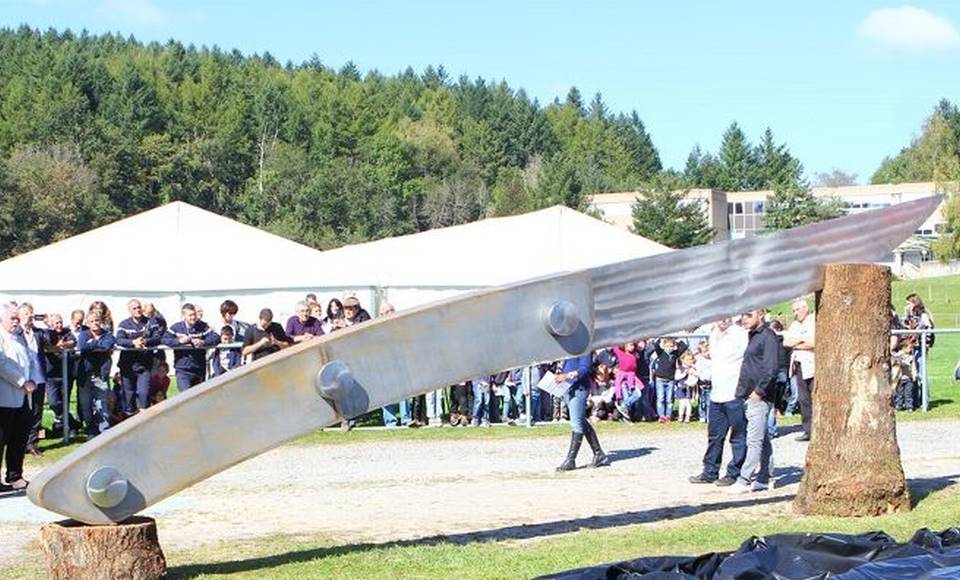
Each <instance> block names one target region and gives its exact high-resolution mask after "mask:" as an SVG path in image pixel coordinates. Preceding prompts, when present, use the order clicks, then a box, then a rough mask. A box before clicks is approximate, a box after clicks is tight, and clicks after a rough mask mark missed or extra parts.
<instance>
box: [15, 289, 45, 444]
mask: <svg viewBox="0 0 960 580" xmlns="http://www.w3.org/2000/svg"><path fill="white" fill-rule="evenodd" d="M17 312H18V314H19V315H20V329H21V334H22V335H23V340H24V342H25V343H26V345H27V352H28V354H29V355H30V376H29V379H30V380H31V381H32V382H33V384H34V385H36V388H35V389H34V390H33V393H31V394H30V432H29V433H28V434H27V444H26V452H27V453H29V454H30V455H33V456H34V457H42V456H43V453H42V452H41V451H40V448H39V447H38V445H39V444H40V429H41V427H43V404H44V402H45V398H44V395H45V394H46V385H47V375H46V373H45V372H44V371H45V370H46V364H45V363H46V361H45V360H44V358H45V357H44V356H43V352H44V350H45V348H46V346H45V344H44V340H43V339H44V335H43V333H42V332H40V331H38V330H36V329H35V328H34V327H33V306H31V305H30V304H28V303H26V302H25V303H23V304H21V305H20V307H19V308H18V309H17Z"/></svg>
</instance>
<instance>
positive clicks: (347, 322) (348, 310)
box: [343, 294, 370, 326]
mask: <svg viewBox="0 0 960 580" xmlns="http://www.w3.org/2000/svg"><path fill="white" fill-rule="evenodd" d="M368 320H370V313H369V312H367V311H366V310H364V308H363V307H362V306H360V301H359V300H357V297H356V296H354V295H353V294H349V295H347V297H346V298H344V299H343V321H344V326H353V325H354V324H360V323H361V322H366V321H368Z"/></svg>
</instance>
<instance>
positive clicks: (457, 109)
mask: <svg viewBox="0 0 960 580" xmlns="http://www.w3.org/2000/svg"><path fill="white" fill-rule="evenodd" d="M958 135H960V114H958V113H957V110H956V108H955V107H954V106H953V105H952V104H950V103H946V102H944V103H941V105H940V106H938V109H937V111H936V113H935V115H934V116H933V117H932V118H931V121H929V122H928V124H927V126H926V128H925V130H924V135H923V136H922V137H921V138H919V139H918V140H917V141H916V142H915V143H913V144H912V145H910V146H909V147H908V148H907V149H904V151H903V152H901V153H900V154H899V155H897V156H896V157H893V158H890V159H887V160H885V161H884V163H883V165H882V166H881V168H880V169H879V170H878V171H877V173H876V174H875V175H874V176H873V177H874V180H875V181H876V180H919V179H929V178H936V177H937V176H940V175H944V176H951V175H958V174H960V161H958V158H957V151H958V147H957V144H958ZM951 148H952V149H951ZM945 152H948V153H950V154H949V155H948V154H947V153H945ZM941 153H942V155H941ZM951 155H952V157H951ZM932 159H936V161H931V160H932ZM849 179H851V177H850V176H847V175H846V174H843V173H842V172H837V171H835V172H834V174H829V175H827V174H818V175H817V176H815V181H817V182H821V181H822V182H824V183H833V182H841V181H843V180H849ZM663 184H670V187H672V188H674V189H678V190H680V191H682V190H683V189H687V188H692V187H713V188H718V189H723V190H727V191H736V190H744V189H773V190H776V191H777V192H783V195H782V200H783V203H782V204H781V205H784V204H785V207H786V208H787V210H789V211H792V212H793V213H792V214H791V215H793V216H794V217H796V216H797V215H800V217H802V218H804V219H807V217H806V213H805V212H807V210H805V209H803V208H809V207H810V206H809V201H810V200H809V199H807V198H805V197H804V193H803V192H804V191H805V190H806V189H807V188H808V186H809V184H808V181H807V179H806V178H805V176H804V172H803V166H802V164H801V163H800V161H799V160H798V159H796V158H795V157H793V155H792V154H791V153H790V151H789V149H788V147H787V146H786V144H784V143H778V142H777V141H776V139H775V138H774V135H773V132H772V131H771V130H770V129H767V130H766V132H765V133H764V134H763V135H762V136H761V137H760V139H759V141H758V142H757V143H756V144H751V143H750V141H749V140H748V138H747V136H746V135H745V134H744V132H743V131H742V130H741V129H740V127H739V126H738V125H737V124H736V123H732V124H731V125H730V126H729V128H728V129H727V130H726V132H725V133H724V135H723V141H722V144H721V147H720V149H719V150H718V152H717V153H716V154H712V153H705V152H703V151H701V150H700V148H699V147H695V148H694V150H693V151H692V152H691V154H690V156H689V159H688V161H687V163H686V166H685V167H684V168H683V170H682V171H677V170H673V169H665V168H664V167H662V164H661V161H660V157H659V154H658V151H657V149H656V147H655V146H654V143H653V141H652V139H651V137H650V135H649V134H648V132H647V130H646V128H645V127H644V124H643V121H642V120H641V118H640V117H639V115H638V114H637V113H636V112H632V113H630V114H622V113H614V112H611V111H609V110H608V109H607V107H606V105H605V104H604V102H603V99H602V98H601V96H600V94H597V95H595V96H594V97H593V98H592V99H589V101H586V100H585V99H584V97H583V96H582V95H581V94H580V92H579V91H578V90H577V89H576V88H571V89H570V91H569V93H568V94H567V95H566V97H565V98H564V99H562V100H561V99H556V100H554V101H553V102H551V103H549V104H546V105H541V104H540V103H538V102H537V101H536V100H535V99H531V98H530V97H529V96H528V95H526V94H525V92H524V91H523V90H522V89H517V88H512V87H510V86H509V85H507V84H506V83H505V82H502V81H501V82H490V81H486V80H484V79H482V78H475V79H471V78H468V77H466V76H463V77H460V78H458V79H451V78H449V77H448V75H447V74H446V72H445V71H444V69H443V67H442V66H437V67H427V68H426V70H424V71H422V72H420V73H418V72H416V71H414V70H412V69H410V68H408V69H407V70H406V71H403V72H401V73H399V74H396V75H392V76H389V75H384V74H381V73H380V72H377V71H371V72H367V73H364V74H362V73H361V72H360V71H359V70H358V68H357V67H356V66H355V65H353V64H352V63H347V64H346V65H344V66H342V67H340V68H339V69H338V70H334V69H332V68H330V67H328V66H326V65H324V64H323V63H322V61H321V60H320V59H319V58H318V57H314V58H312V59H310V60H309V61H307V62H304V63H300V64H294V63H289V62H288V63H279V62H277V61H276V60H275V59H274V58H273V57H272V56H271V55H269V54H263V55H252V56H245V55H243V54H241V53H240V52H238V51H236V50H234V51H230V52H226V51H223V50H221V49H219V48H216V47H213V48H207V47H201V48H197V47H194V46H183V45H182V44H180V43H178V42H176V41H169V42H167V43H165V44H160V43H149V44H144V43H140V42H138V41H136V40H135V39H133V38H124V37H122V36H119V35H111V34H106V35H89V34H87V33H79V34H75V33H72V32H70V31H64V32H58V31H54V30H50V31H47V32H40V31H37V30H34V29H31V28H29V27H21V28H19V29H16V30H12V29H0V259H2V258H5V257H8V256H10V255H14V254H17V253H21V252H24V251H28V250H30V249H33V248H36V247H39V246H42V245H45V244H47V243H50V242H51V241H56V240H59V239H63V238H66V237H69V236H71V235H73V234H76V233H78V232H81V231H86V230H88V229H91V228H93V227H96V226H98V225H101V224H104V223H107V222H110V221H113V220H116V219H118V218H120V217H124V216H128V215H131V214H133V213H136V212H139V211H143V210H146V209H150V208H153V207H156V206H158V205H161V204H163V203H167V202H170V201H173V200H183V201H186V202H189V203H192V204H194V205H197V206H200V207H203V208H206V209H209V210H212V211H215V212H217V213H220V214H222V215H225V216H228V217H231V218H234V219H238V220H240V221H242V222H244V223H248V224H251V225H254V226H257V227H261V228H264V229H266V230H269V231H272V232H275V233H277V234H280V235H283V236H286V237H288V238H291V239H294V240H297V241H300V242H302V243H305V244H308V245H311V246H314V247H317V248H321V249H327V248H331V247H335V246H339V245H342V244H346V243H354V242H360V241H366V240H371V239H377V238H381V237H384V236H391V235H398V234H404V233H411V232H416V231H422V230H425V229H430V228H434V227H441V226H446V225H452V224H457V223H464V222H468V221H472V220H476V219H480V218H483V217H487V216H497V215H510V214H515V213H520V212H525V211H529V210H533V209H537V208H542V207H547V206H550V205H554V204H564V205H567V206H570V207H573V208H576V209H580V210H583V209H585V208H586V196H588V195H590V194H593V193H600V192H609V191H633V190H636V191H646V192H654V191H660V190H662V189H663V186H664V185H663ZM654 198H656V199H658V200H659V201H658V203H659V204H660V205H659V206H658V207H661V208H671V207H677V204H675V203H673V202H672V201H670V200H668V199H667V198H665V197H664V196H663V195H659V196H652V197H650V199H654ZM804 204H807V205H804ZM774 207H775V208H776V207H778V206H777V205H776V204H774ZM681 209H682V208H681ZM663 211H666V210H663ZM678 211H679V210H678ZM681 213H682V212H681ZM822 217H824V216H823V215H820V214H817V215H816V216H814V217H813V218H811V219H820V218H822ZM792 219H794V218H789V219H787V220H786V221H784V222H783V223H786V224H790V223H793V222H792V221H791V220H792ZM674 221H676V220H674ZM680 221H681V222H683V221H685V220H683V219H680ZM661 222H662V223H668V222H670V220H669V219H666V220H661ZM777 223H779V222H777ZM701 226H702V224H692V226H691V227H692V228H693V230H691V231H676V226H675V224H674V225H672V226H670V231H669V232H667V231H664V232H658V231H657V230H654V231H650V232H645V233H646V234H647V235H650V236H651V237H654V238H655V239H661V240H663V239H666V238H667V237H670V236H672V237H673V238H675V239H680V240H687V242H685V243H700V241H701V240H703V239H706V238H707V237H709V236H707V235H706V234H705V233H704V232H703V231H701V230H702V227H701ZM661 234H662V235H661Z"/></svg>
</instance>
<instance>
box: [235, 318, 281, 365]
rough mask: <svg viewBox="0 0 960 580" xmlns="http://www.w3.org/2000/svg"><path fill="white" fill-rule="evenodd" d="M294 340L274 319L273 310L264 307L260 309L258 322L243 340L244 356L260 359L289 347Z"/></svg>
mask: <svg viewBox="0 0 960 580" xmlns="http://www.w3.org/2000/svg"><path fill="white" fill-rule="evenodd" d="M291 344H293V341H292V340H291V339H290V337H289V336H287V333H286V332H284V331H283V327H282V326H280V325H279V324H277V323H276V322H274V321H273V311H272V310H270V309H269V308H264V309H263V310H261V311H260V316H259V318H258V319H257V323H256V324H254V325H253V326H251V327H250V328H249V330H248V331H247V337H246V339H245V340H244V341H243V356H252V358H253V360H259V359H261V358H263V357H265V356H268V355H271V354H273V353H275V352H280V349H284V348H287V347H288V346H290V345H291Z"/></svg>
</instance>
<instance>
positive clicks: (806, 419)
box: [783, 298, 817, 441]
mask: <svg viewBox="0 0 960 580" xmlns="http://www.w3.org/2000/svg"><path fill="white" fill-rule="evenodd" d="M793 317H794V320H793V323H792V324H791V325H790V328H789V329H787V332H786V333H784V335H783V346H785V347H787V348H791V349H793V364H794V365H798V366H799V373H797V399H798V401H799V402H800V420H801V423H802V425H803V434H801V435H800V436H799V437H797V441H809V440H810V435H811V426H812V421H811V419H812V417H813V380H814V379H813V377H814V363H815V361H814V355H813V352H814V348H815V346H816V340H815V336H816V328H817V325H816V322H815V321H814V318H813V314H811V313H810V307H809V306H808V305H807V301H806V300H804V299H803V298H797V299H796V300H794V301H793Z"/></svg>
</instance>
